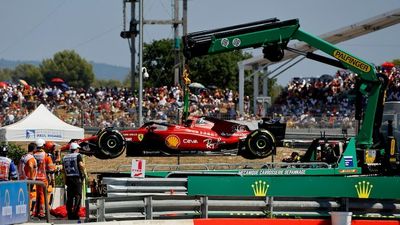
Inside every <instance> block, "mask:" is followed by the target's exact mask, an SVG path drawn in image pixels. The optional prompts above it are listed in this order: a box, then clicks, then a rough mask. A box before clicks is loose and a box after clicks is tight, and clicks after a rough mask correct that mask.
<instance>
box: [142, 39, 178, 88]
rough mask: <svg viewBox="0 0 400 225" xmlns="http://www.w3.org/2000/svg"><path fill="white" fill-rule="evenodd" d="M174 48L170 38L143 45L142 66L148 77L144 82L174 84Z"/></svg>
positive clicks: (154, 84) (157, 84)
mask: <svg viewBox="0 0 400 225" xmlns="http://www.w3.org/2000/svg"><path fill="white" fill-rule="evenodd" d="M174 59H175V58H174V49H173V41H172V39H162V40H157V41H153V42H152V43H151V44H144V46H143V66H144V67H146V68H147V71H148V73H149V74H150V77H149V78H148V79H146V81H144V82H146V84H150V83H151V84H152V85H153V86H156V87H157V86H163V85H169V86H171V85H173V84H174Z"/></svg>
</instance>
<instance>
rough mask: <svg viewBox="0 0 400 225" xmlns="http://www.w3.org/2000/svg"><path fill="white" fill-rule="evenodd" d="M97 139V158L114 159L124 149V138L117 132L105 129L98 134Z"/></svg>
mask: <svg viewBox="0 0 400 225" xmlns="http://www.w3.org/2000/svg"><path fill="white" fill-rule="evenodd" d="M98 137H99V138H98V139H97V145H98V146H99V151H98V152H97V154H96V157H98V158H102V159H114V158H117V157H118V156H120V155H121V154H122V153H123V152H124V151H125V149H126V141H125V138H124V136H123V135H122V134H121V133H120V132H119V131H116V130H111V129H105V130H103V131H101V132H100V133H99V134H98Z"/></svg>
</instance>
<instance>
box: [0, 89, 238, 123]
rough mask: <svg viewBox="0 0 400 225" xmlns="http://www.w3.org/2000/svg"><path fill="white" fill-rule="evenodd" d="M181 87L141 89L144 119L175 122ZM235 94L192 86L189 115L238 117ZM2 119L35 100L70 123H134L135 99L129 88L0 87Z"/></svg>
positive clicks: (28, 108) (14, 117)
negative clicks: (142, 90) (142, 91)
mask: <svg viewBox="0 0 400 225" xmlns="http://www.w3.org/2000/svg"><path fill="white" fill-rule="evenodd" d="M183 93H184V92H183V90H182V88H181V87H180V86H173V87H167V86H164V87H155V88H154V87H151V88H145V89H144V93H143V104H142V106H143V119H144V122H146V121H150V120H162V121H166V122H177V121H178V120H179V119H180V118H181V116H182V109H183ZM237 96H238V94H237V93H234V92H233V91H232V90H228V89H213V90H210V89H194V90H192V91H191V94H190V105H189V111H190V114H191V115H207V116H214V117H217V116H220V115H224V118H226V119H236V102H237ZM0 104H1V110H0V123H1V125H2V126H4V125H8V124H12V123H14V122H16V121H18V120H20V119H22V118H24V117H25V116H27V115H28V114H29V113H30V112H32V110H34V109H35V108H36V107H37V106H38V105H39V104H44V105H46V106H47V108H48V109H49V110H50V111H52V112H53V113H54V114H56V115H57V116H58V117H60V118H61V119H62V120H64V121H66V122H67V123H69V124H72V125H77V126H89V127H107V126H115V127H135V125H136V123H135V122H136V121H137V111H138V109H137V106H138V98H137V96H135V95H133V94H132V91H130V90H129V89H127V88H116V87H114V88H89V89H88V90H84V89H74V88H73V87H71V88H69V89H65V88H63V87H62V86H58V85H56V86H43V87H33V86H27V85H22V84H15V85H11V84H10V85H8V86H7V87H4V86H3V87H0Z"/></svg>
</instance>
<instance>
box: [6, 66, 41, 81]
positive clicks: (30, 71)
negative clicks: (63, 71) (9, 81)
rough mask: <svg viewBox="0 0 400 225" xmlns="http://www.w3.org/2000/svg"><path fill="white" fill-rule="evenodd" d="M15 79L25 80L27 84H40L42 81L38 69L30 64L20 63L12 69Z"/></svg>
mask: <svg viewBox="0 0 400 225" xmlns="http://www.w3.org/2000/svg"><path fill="white" fill-rule="evenodd" d="M12 77H13V79H14V80H15V81H17V80H18V79H23V80H25V81H26V82H27V83H28V84H29V85H40V84H42V83H43V81H44V80H43V75H42V73H41V72H40V69H39V68H38V67H36V66H34V65H32V64H20V65H18V66H17V67H15V69H14V70H13V71H12Z"/></svg>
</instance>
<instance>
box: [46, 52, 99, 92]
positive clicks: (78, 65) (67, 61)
mask: <svg viewBox="0 0 400 225" xmlns="http://www.w3.org/2000/svg"><path fill="white" fill-rule="evenodd" d="M40 70H41V72H42V74H43V76H44V79H45V81H46V82H50V81H51V79H52V78H55V77H59V78H62V79H63V80H64V81H65V82H67V83H68V84H69V85H70V86H73V87H77V88H89V87H90V85H91V83H92V82H93V81H94V73H93V68H92V65H91V64H90V63H88V62H87V61H86V60H85V59H83V58H81V57H80V56H79V55H78V54H77V53H76V52H75V51H73V50H64V51H61V52H58V53H56V54H54V56H53V58H52V59H45V60H43V62H42V63H41V65H40Z"/></svg>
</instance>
